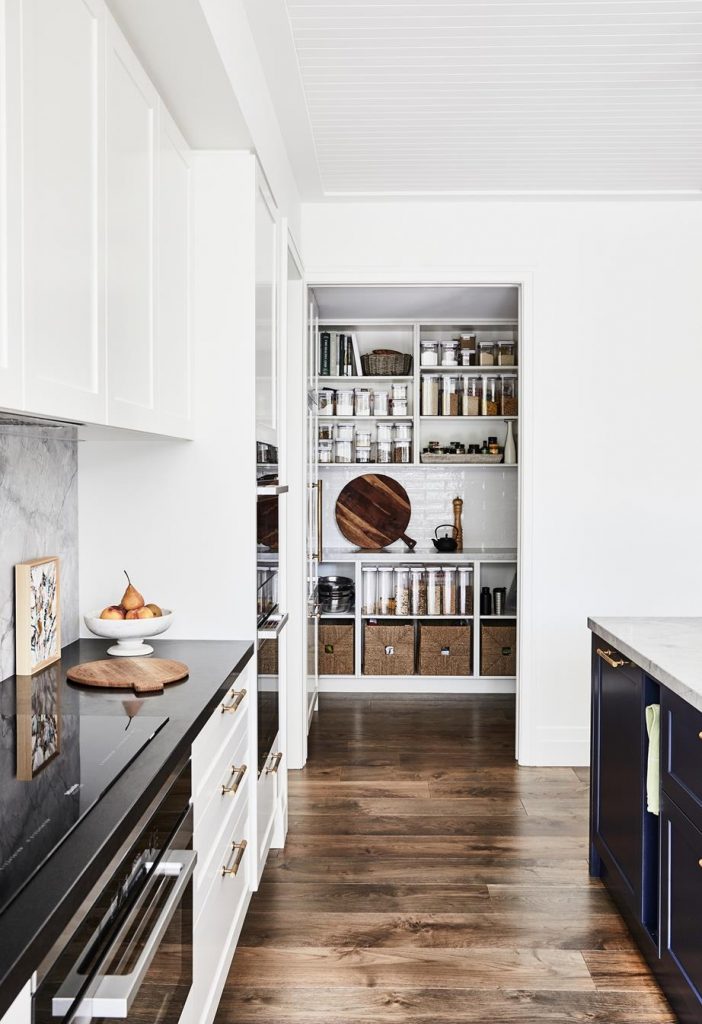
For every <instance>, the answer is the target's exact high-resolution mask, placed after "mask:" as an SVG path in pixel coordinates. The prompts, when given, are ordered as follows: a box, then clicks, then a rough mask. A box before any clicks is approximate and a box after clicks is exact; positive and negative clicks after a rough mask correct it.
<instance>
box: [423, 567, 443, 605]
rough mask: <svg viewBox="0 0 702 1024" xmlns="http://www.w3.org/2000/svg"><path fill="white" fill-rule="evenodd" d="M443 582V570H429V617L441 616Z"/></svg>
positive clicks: (434, 568)
mask: <svg viewBox="0 0 702 1024" xmlns="http://www.w3.org/2000/svg"><path fill="white" fill-rule="evenodd" d="M443 582H444V580H443V573H442V571H441V569H438V568H436V567H431V568H429V569H427V615H441V609H442V606H443V602H442V590H443Z"/></svg>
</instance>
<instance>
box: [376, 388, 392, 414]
mask: <svg viewBox="0 0 702 1024" xmlns="http://www.w3.org/2000/svg"><path fill="white" fill-rule="evenodd" d="M389 412H390V406H389V404H388V393H387V391H374V392H373V415H374V416H388V415H389Z"/></svg>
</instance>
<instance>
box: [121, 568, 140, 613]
mask: <svg viewBox="0 0 702 1024" xmlns="http://www.w3.org/2000/svg"><path fill="white" fill-rule="evenodd" d="M124 575H125V576H126V577H127V582H128V583H129V586H128V587H127V589H126V590H125V592H124V593H123V594H122V601H121V604H122V607H123V608H124V610H125V611H126V612H131V611H133V610H134V609H135V608H143V607H144V598H143V597H142V596H141V594H140V593H139V591H138V590H137V589H136V587H133V586H132V581H131V580H130V579H129V573H128V572H127V570H126V569H125V570H124Z"/></svg>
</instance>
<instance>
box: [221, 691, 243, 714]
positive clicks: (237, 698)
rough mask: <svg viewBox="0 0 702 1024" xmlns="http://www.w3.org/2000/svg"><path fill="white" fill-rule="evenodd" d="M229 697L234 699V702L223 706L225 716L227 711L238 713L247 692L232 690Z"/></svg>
mask: <svg viewBox="0 0 702 1024" xmlns="http://www.w3.org/2000/svg"><path fill="white" fill-rule="evenodd" d="M229 696H230V697H233V698H234V700H233V701H232V702H231V704H222V714H224V712H225V711H231V712H234V711H238V710H239V705H240V704H241V702H242V700H243V699H244V697H245V696H246V690H232V692H231V693H230V694H229Z"/></svg>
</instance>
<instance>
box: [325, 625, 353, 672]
mask: <svg viewBox="0 0 702 1024" xmlns="http://www.w3.org/2000/svg"><path fill="white" fill-rule="evenodd" d="M318 650H319V674H320V675H321V676H352V675H353V624H352V623H345V624H342V625H336V626H335V625H332V624H331V623H328V622H321V623H320V624H319V648H318Z"/></svg>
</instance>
